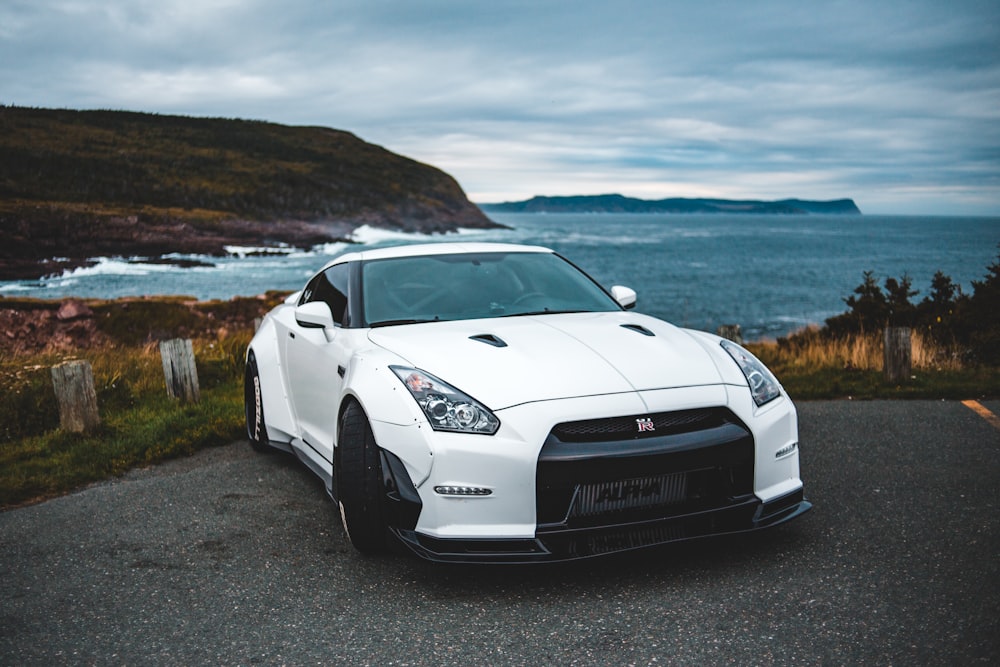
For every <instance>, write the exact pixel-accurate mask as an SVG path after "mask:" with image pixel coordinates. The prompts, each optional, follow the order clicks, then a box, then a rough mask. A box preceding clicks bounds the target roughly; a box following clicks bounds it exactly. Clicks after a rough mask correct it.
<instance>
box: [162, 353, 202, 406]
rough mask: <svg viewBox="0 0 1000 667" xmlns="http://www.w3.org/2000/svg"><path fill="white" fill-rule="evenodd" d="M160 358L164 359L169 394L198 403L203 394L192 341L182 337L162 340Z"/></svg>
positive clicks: (164, 373)
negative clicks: (199, 384) (199, 387)
mask: <svg viewBox="0 0 1000 667" xmlns="http://www.w3.org/2000/svg"><path fill="white" fill-rule="evenodd" d="M160 358H161V359H162V360H163V377H164V378H165V379H166V382H167V395H169V396H171V397H173V398H179V399H182V400H184V401H187V402H190V403H197V402H198V400H199V399H200V398H201V394H200V391H199V389H198V368H197V366H195V363H194V348H193V347H192V345H191V341H190V340H189V339H188V340H182V339H180V338H174V339H172V340H164V341H160Z"/></svg>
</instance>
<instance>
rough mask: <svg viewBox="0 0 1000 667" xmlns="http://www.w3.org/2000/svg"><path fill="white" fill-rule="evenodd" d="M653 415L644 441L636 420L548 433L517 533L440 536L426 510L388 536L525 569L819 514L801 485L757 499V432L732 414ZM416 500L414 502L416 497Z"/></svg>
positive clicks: (432, 553)
mask: <svg viewBox="0 0 1000 667" xmlns="http://www.w3.org/2000/svg"><path fill="white" fill-rule="evenodd" d="M652 420H653V421H654V422H655V426H656V428H655V430H654V432H652V433H647V434H643V435H642V436H641V437H640V436H636V435H634V434H633V433H632V431H630V430H628V428H629V425H631V427H632V429H633V430H634V428H635V421H636V420H635V418H633V417H624V418H615V419H612V420H584V421H579V422H570V423H562V424H558V425H556V426H555V427H554V428H552V429H551V431H550V432H549V434H548V437H547V438H546V439H545V443H544V445H543V446H542V447H541V449H540V451H539V452H538V454H537V458H535V460H534V461H533V462H532V464H533V466H532V467H533V468H534V469H535V480H534V493H530V492H529V495H528V496H527V499H529V500H530V501H532V502H533V505H534V506H533V508H532V509H533V515H534V519H535V521H534V522H533V525H532V526H531V527H530V528H529V529H528V530H522V531H520V532H519V533H517V534H515V535H512V536H511V537H510V538H502V539H501V538H497V537H496V533H495V534H494V535H492V536H491V535H488V534H487V535H482V536H478V535H470V534H465V535H448V534H437V535H432V534H430V533H428V532H427V531H426V530H421V529H420V526H419V525H418V524H417V521H416V516H417V514H419V513H420V511H419V510H417V512H416V513H412V512H411V513H410V516H411V517H413V519H412V520H411V521H407V522H391V523H392V526H391V530H392V532H393V533H394V534H395V535H396V537H397V538H399V540H400V541H401V542H402V543H403V544H405V545H406V546H407V547H409V548H410V549H411V550H412V551H413V552H414V553H416V554H417V555H418V556H421V557H423V558H426V559H428V560H432V561H440V562H481V563H529V562H539V561H563V560H573V559H580V558H590V557H594V556H600V555H604V554H610V553H617V552H622V551H630V550H634V549H640V548H646V547H652V546H656V545H661V544H666V543H670V542H677V541H684V540H690V539H696V538H701V537H707V536H712V535H726V534H733V533H741V532H748V531H755V530H760V529H763V528H768V527H771V526H775V525H778V524H781V523H784V522H786V521H789V520H791V519H793V518H795V517H797V516H799V515H801V514H803V513H805V512H806V511H808V510H809V509H810V508H811V507H812V505H811V504H810V503H809V502H808V501H806V500H805V498H804V497H803V491H802V485H801V483H800V482H799V483H798V484H795V485H793V486H792V488H791V490H787V491H785V492H782V493H781V494H775V495H773V496H771V497H767V496H764V497H765V498H767V501H766V502H764V501H762V500H761V496H759V495H757V494H756V493H755V462H756V460H757V447H755V443H754V437H753V435H752V433H751V431H750V429H749V428H748V427H747V426H746V425H745V424H744V423H743V422H742V421H741V420H740V419H739V418H738V417H737V416H736V415H735V414H734V413H733V412H731V411H730V410H728V409H726V408H710V409H697V410H686V411H671V412H664V413H659V414H655V415H653V416H652ZM396 469H397V470H400V469H401V466H396ZM796 472H797V466H796ZM795 479H796V480H797V475H796V478H795ZM400 481H402V484H400ZM790 481H792V480H790ZM406 482H407V480H396V481H395V482H393V484H392V486H394V487H395V488H397V489H398V488H401V487H405V486H406ZM786 488H787V487H786ZM410 495H411V497H412V498H416V497H417V494H416V490H415V489H414V493H412V494H410ZM532 496H533V497H532ZM396 500H397V502H398V501H399V500H401V498H399V497H398V496H397V498H396ZM417 502H419V499H417ZM473 503H475V504H473ZM474 507H479V508H482V509H483V510H486V508H487V506H486V505H483V504H481V503H477V501H471V503H466V509H465V511H467V512H468V511H474V509H473V508H474ZM501 534H502V533H501ZM508 534H509V533H508Z"/></svg>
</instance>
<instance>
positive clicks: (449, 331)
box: [369, 312, 722, 410]
mask: <svg viewBox="0 0 1000 667" xmlns="http://www.w3.org/2000/svg"><path fill="white" fill-rule="evenodd" d="M369 338H370V340H371V341H372V342H373V343H374V344H376V345H378V346H380V347H382V348H385V349H387V350H389V351H390V352H392V353H394V354H396V355H398V356H400V357H402V358H403V359H406V361H407V363H408V364H410V365H411V366H413V367H415V368H419V369H421V370H423V371H426V372H428V373H431V374H432V375H435V376H437V377H438V378H440V379H441V380H444V381H445V382H447V383H449V384H451V385H453V386H454V387H456V388H457V389H459V390H461V391H463V392H465V393H467V394H469V395H470V396H472V397H473V398H475V399H476V400H478V401H480V402H482V403H483V404H484V405H486V406H487V407H489V408H490V409H493V410H502V409H503V408H507V407H511V406H513V405H519V404H522V403H529V402H533V401H546V400H553V399H560V398H573V397H579V396H596V395H601V394H611V393H621V392H631V391H642V390H649V389H665V388H675V387H687V386H697V385H706V384H718V383H720V382H721V381H722V379H721V377H720V374H719V371H718V369H717V368H716V366H715V363H714V362H713V361H712V359H711V357H710V356H709V354H708V352H707V351H706V350H705V349H704V348H703V347H702V346H701V345H700V344H699V343H698V342H697V341H695V340H694V338H693V337H692V336H690V335H689V334H688V333H686V332H685V331H684V330H682V329H678V328H677V327H675V326H673V325H671V324H668V323H666V322H663V321H661V320H657V319H654V318H652V317H648V316H645V315H640V314H638V313H627V312H610V313H572V314H559V315H541V316H519V317H509V318H495V319H483V320H462V321H456V322H432V323H427V324H413V325H401V326H391V327H383V328H378V329H372V330H371V331H370V333H369Z"/></svg>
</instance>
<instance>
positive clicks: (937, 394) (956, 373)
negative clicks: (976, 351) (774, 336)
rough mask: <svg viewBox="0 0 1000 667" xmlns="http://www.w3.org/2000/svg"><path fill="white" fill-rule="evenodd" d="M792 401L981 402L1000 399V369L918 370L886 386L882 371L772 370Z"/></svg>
mask: <svg viewBox="0 0 1000 667" xmlns="http://www.w3.org/2000/svg"><path fill="white" fill-rule="evenodd" d="M772 370H774V371H775V375H777V376H778V379H779V380H780V381H781V384H782V386H784V388H785V391H787V392H788V395H789V396H791V397H792V399H793V400H796V401H798V400H819V399H837V398H853V399H918V398H925V399H926V398H930V399H949V400H964V399H980V398H994V397H996V396H1000V369H997V368H979V369H962V370H924V369H917V370H914V371H913V373H912V374H911V378H910V380H909V381H907V382H904V383H899V384H895V383H889V382H886V380H885V377H884V376H883V374H882V372H881V371H874V370H848V369H838V368H814V369H785V370H784V371H782V370H781V369H772Z"/></svg>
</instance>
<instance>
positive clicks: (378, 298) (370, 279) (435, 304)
mask: <svg viewBox="0 0 1000 667" xmlns="http://www.w3.org/2000/svg"><path fill="white" fill-rule="evenodd" d="M361 283H362V292H363V298H362V302H363V307H364V319H365V321H366V323H367V324H368V326H388V325H392V324H410V323H415V322H434V321H439V320H467V319H478V318H484V317H512V316H517V315H536V314H549V313H566V312H594V311H614V310H619V309H620V307H619V306H618V304H617V302H615V301H614V300H613V299H612V298H611V297H610V296H608V294H607V293H606V292H605V291H604V290H603V289H601V288H600V287H599V286H598V285H597V283H595V282H594V281H593V280H591V279H590V277H588V276H587V275H586V274H584V273H583V272H582V271H580V270H579V269H577V268H576V267H575V266H573V265H572V264H570V263H569V262H567V261H566V260H564V259H563V258H561V257H559V256H558V255H555V254H552V253H542V252H486V253H463V254H444V255H426V256H419V257H398V258H392V259H379V260H370V261H367V262H365V263H364V264H363V265H362V280H361Z"/></svg>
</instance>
